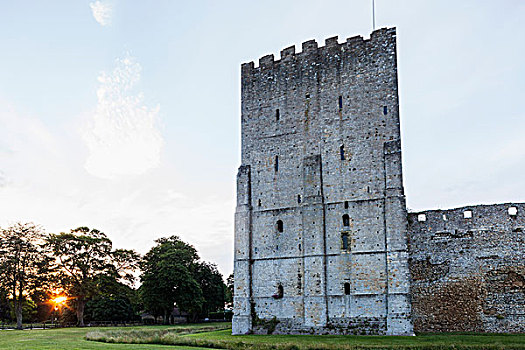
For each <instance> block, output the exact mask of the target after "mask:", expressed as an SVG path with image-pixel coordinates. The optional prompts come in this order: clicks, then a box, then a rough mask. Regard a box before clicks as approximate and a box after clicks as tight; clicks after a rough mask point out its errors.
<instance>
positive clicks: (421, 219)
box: [417, 214, 427, 222]
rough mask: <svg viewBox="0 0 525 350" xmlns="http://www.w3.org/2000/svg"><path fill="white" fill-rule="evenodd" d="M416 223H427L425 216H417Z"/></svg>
mask: <svg viewBox="0 0 525 350" xmlns="http://www.w3.org/2000/svg"><path fill="white" fill-rule="evenodd" d="M417 221H419V222H425V221H427V216H426V215H425V214H418V215H417Z"/></svg>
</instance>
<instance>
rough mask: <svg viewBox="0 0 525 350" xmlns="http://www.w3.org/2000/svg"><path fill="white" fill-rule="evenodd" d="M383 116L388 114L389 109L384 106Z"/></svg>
mask: <svg viewBox="0 0 525 350" xmlns="http://www.w3.org/2000/svg"><path fill="white" fill-rule="evenodd" d="M383 114H384V115H387V114H388V107H387V106H383Z"/></svg>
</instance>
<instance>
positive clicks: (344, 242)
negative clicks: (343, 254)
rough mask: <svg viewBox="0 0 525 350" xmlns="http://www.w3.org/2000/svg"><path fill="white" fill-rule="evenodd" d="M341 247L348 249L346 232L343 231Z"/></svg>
mask: <svg viewBox="0 0 525 350" xmlns="http://www.w3.org/2000/svg"><path fill="white" fill-rule="evenodd" d="M341 249H343V250H349V248H348V232H343V233H342V234H341Z"/></svg>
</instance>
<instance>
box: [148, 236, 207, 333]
mask: <svg viewBox="0 0 525 350" xmlns="http://www.w3.org/2000/svg"><path fill="white" fill-rule="evenodd" d="M155 243H157V245H155V246H154V247H153V248H151V250H150V251H149V252H148V253H147V254H146V255H145V256H144V257H143V259H142V262H141V270H142V273H141V276H140V279H141V281H142V286H141V287H140V295H141V298H142V301H143V303H144V306H145V307H146V309H147V310H148V311H150V312H152V313H153V314H154V315H156V316H158V315H162V316H163V317H164V322H165V323H167V322H168V319H169V315H170V314H171V312H172V311H173V308H174V306H175V305H176V306H177V307H178V308H179V309H180V310H181V311H185V312H188V313H189V314H190V316H191V317H192V318H195V317H197V316H198V315H199V314H200V312H201V310H202V307H203V304H204V303H205V300H204V297H203V293H202V289H201V287H200V285H199V283H198V282H197V281H196V279H195V278H194V272H195V268H196V265H197V263H198V260H199V256H198V255H197V251H196V250H195V248H194V247H192V246H191V245H189V244H187V243H185V242H183V241H182V240H180V238H179V237H177V236H171V237H168V238H160V239H157V240H156V241H155Z"/></svg>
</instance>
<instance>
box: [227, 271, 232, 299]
mask: <svg viewBox="0 0 525 350" xmlns="http://www.w3.org/2000/svg"><path fill="white" fill-rule="evenodd" d="M233 290H234V278H233V272H232V273H231V274H230V275H229V276H228V278H227V279H226V303H228V304H230V305H231V304H233Z"/></svg>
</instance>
